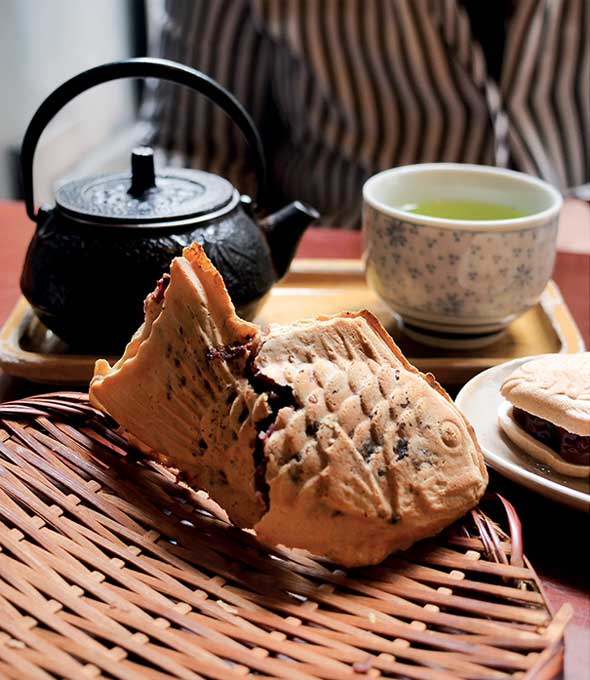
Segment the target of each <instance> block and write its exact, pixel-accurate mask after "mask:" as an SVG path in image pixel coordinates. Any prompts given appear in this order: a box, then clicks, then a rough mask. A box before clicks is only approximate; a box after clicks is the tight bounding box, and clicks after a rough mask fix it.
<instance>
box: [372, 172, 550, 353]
mask: <svg viewBox="0 0 590 680" xmlns="http://www.w3.org/2000/svg"><path fill="white" fill-rule="evenodd" d="M437 200H438V201H440V200H446V201H479V202H486V203H491V204H496V205H497V204H499V205H503V206H511V207H512V208H515V209H517V210H518V211H519V212H520V213H522V214H524V216H523V217H515V218H511V219H498V220H489V219H485V220H463V219H448V218H440V217H431V216H427V215H423V214H414V213H413V212H408V207H407V206H411V205H419V204H423V203H424V202H428V201H437ZM561 203H562V199H561V194H560V193H559V192H558V191H557V190H556V189H555V188H553V187H552V186H551V185H549V184H547V183H546V182H543V181H541V180H539V179H537V178H535V177H530V176H529V175H525V174H523V173H520V172H514V171H511V170H503V169H500V168H493V167H488V166H480V165H467V164H458V163H428V164H420V165H407V166H402V167H399V168H394V169H392V170H385V171H384V172H381V173H379V174H377V175H374V176H373V177H371V178H370V179H369V180H367V182H366V183H365V185H364V187H363V240H364V259H365V269H366V274H367V281H368V283H369V285H370V286H371V287H372V288H373V289H374V290H375V291H376V292H377V293H378V295H379V296H380V297H381V298H382V299H383V300H384V301H385V303H386V304H387V305H388V306H389V307H390V308H391V310H392V311H393V312H395V313H396V314H397V315H399V317H401V323H402V326H403V328H404V330H405V332H406V333H407V334H408V335H410V336H412V337H414V338H415V339H418V340H420V341H421V342H424V343H426V344H430V345H434V346H438V347H456V348H475V347H482V346H485V345H487V344H491V343H492V342H494V341H496V340H497V339H498V337H499V336H501V335H502V333H503V332H504V331H505V329H506V327H507V326H508V324H509V323H510V322H511V321H512V320H514V319H515V318H516V317H517V316H519V315H520V314H522V313H523V312H525V311H526V310H527V309H529V307H531V306H532V305H534V304H535V303H536V302H537V300H538V299H539V297H540V295H541V293H542V292H543V290H544V288H545V285H546V284H547V281H548V280H549V277H550V276H551V272H552V270H553V262H554V259H555V244H556V238H557V224H558V217H559V211H560V208H561ZM404 208H405V209H404Z"/></svg>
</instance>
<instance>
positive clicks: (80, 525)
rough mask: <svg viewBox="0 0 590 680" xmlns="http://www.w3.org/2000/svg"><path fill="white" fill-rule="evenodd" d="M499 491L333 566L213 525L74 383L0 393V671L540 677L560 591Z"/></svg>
mask: <svg viewBox="0 0 590 680" xmlns="http://www.w3.org/2000/svg"><path fill="white" fill-rule="evenodd" d="M498 499H499V497H498V498H497V499H496V500H495V501H494V502H492V501H491V500H490V501H488V503H489V505H486V511H485V512H484V511H483V510H482V509H481V508H479V509H476V510H474V511H472V512H471V513H470V514H468V515H467V516H466V517H465V518H463V519H462V520H461V521H460V522H458V523H457V524H455V525H454V526H453V527H451V528H450V529H449V530H447V531H446V532H445V533H443V534H441V535H440V536H437V537H435V538H433V539H429V540H426V541H422V542H421V543H419V544H417V545H416V546H414V547H413V548H411V549H410V550H408V551H406V552H403V553H399V554H396V555H394V556H391V557H390V558H388V559H387V560H386V561H385V562H383V563H382V564H380V565H378V566H376V567H371V568H364V569H355V570H348V571H345V570H342V569H339V568H337V567H335V566H334V565H333V564H330V563H328V562H326V561H325V560H320V559H317V558H314V557H313V556H311V555H310V554H308V553H305V552H304V551H301V550H287V549H284V548H280V547H279V548H276V549H269V548H265V547H264V546H262V545H260V544H259V543H257V541H256V537H255V535H254V534H253V533H252V532H250V531H242V530H239V529H237V528H236V527H233V526H232V525H230V524H229V523H228V522H227V518H226V516H225V513H224V512H223V511H222V510H221V509H220V508H219V506H217V505H216V504H215V503H213V502H212V501H211V500H210V499H209V498H208V497H207V495H206V494H204V493H203V492H195V491H192V490H191V489H189V488H187V487H186V486H183V485H180V484H177V483H175V480H174V475H173V474H172V473H171V472H170V471H168V470H165V469H163V468H161V467H159V466H158V465H156V464H155V463H153V462H150V461H147V460H145V459H144V458H143V456H141V454H140V453H139V452H138V451H136V450H134V449H133V448H132V447H131V446H129V444H128V443H127V442H126V440H125V439H123V438H122V437H121V436H120V435H119V434H118V433H117V432H116V431H115V430H114V429H113V424H112V421H110V420H109V419H108V418H106V417H105V416H104V415H103V414H101V413H99V412H97V411H95V410H94V409H93V408H92V407H91V406H90V405H89V403H88V401H87V395H85V394H80V393H75V392H69V393H57V394H52V395H41V396H37V397H31V398H29V399H24V400H21V401H16V402H12V403H7V404H0V677H2V678H11V679H19V680H26V679H29V678H30V679H43V678H44V679H46V680H47V679H48V678H49V679H51V678H56V679H57V678H69V679H70V680H78V678H92V679H95V678H105V680H106V678H120V679H121V680H166V679H170V678H183V679H184V680H200V679H202V678H215V679H217V680H231V679H232V678H235V679H236V680H237V679H240V678H250V677H252V678H254V677H256V678H266V679H267V680H271V679H273V678H274V679H276V680H306V679H307V680H310V679H313V678H322V679H325V680H358V679H360V678H375V677H383V678H405V679H407V678H413V679H414V680H459V679H460V678H480V679H483V678H486V679H488V680H493V679H502V678H506V679H507V678H520V679H522V680H549V679H550V678H554V677H555V676H556V675H558V674H559V672H560V670H561V668H562V662H563V631H564V627H565V625H566V624H567V621H568V619H569V618H570V616H571V614H572V607H571V606H570V605H568V604H566V605H564V606H563V607H562V608H561V609H560V610H559V612H557V613H556V614H553V613H552V612H551V610H550V608H549V606H548V604H547V602H546V599H545V596H544V594H543V591H542V589H541V586H540V584H539V581H538V579H537V576H536V574H535V572H534V570H533V568H532V567H531V565H530V563H529V562H528V560H527V559H526V557H524V555H523V552H522V536H521V533H520V522H519V521H518V517H517V516H516V513H515V511H514V509H513V508H512V506H511V505H510V504H509V503H507V502H506V501H504V499H499V500H501V501H502V503H501V504H500V502H498ZM502 506H503V508H502ZM488 508H491V509H492V510H493V511H494V512H497V511H498V510H500V511H501V514H502V516H503V517H504V519H503V520H502V522H501V523H502V524H505V525H506V526H507V527H509V531H508V530H507V531H508V533H507V531H504V530H503V529H502V528H501V527H500V526H499V525H498V524H496V523H495V522H493V521H492V520H490V519H489V515H488V514H487V513H488V512H489V510H488ZM506 516H507V520H508V521H506Z"/></svg>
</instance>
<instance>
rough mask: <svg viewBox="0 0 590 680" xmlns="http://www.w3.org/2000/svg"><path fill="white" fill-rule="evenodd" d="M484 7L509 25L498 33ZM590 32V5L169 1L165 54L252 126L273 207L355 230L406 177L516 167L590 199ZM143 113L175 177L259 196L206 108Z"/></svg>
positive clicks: (182, 99)
mask: <svg viewBox="0 0 590 680" xmlns="http://www.w3.org/2000/svg"><path fill="white" fill-rule="evenodd" d="M482 5H487V6H488V7H489V6H492V7H496V8H498V10H501V11H502V12H503V15H502V17H501V18H500V21H496V22H495V23H494V25H493V26H492V25H490V26H489V30H488V27H487V26H486V17H485V12H484V16H483V19H482V16H479V24H478V12H481V7H482ZM492 11H493V10H492ZM488 13H489V10H488ZM497 26H500V27H501V32H502V35H501V36H497V35H496V33H495V31H497V30H498V29H497ZM476 29H477V30H478V32H479V33H480V34H481V35H480V36H479V37H480V40H478V39H477V36H476ZM486 31H487V33H486ZM492 31H494V32H493V33H492V34H491V35H490V32H492ZM589 32H590V0H512V1H510V0H503V1H502V0H495V1H494V3H481V2H480V0H462V2H460V1H459V0H169V1H168V2H167V3H166V5H165V8H164V12H163V16H162V22H161V25H160V28H159V31H158V34H159V36H160V40H159V43H158V45H157V47H156V48H155V53H156V54H157V55H159V56H163V57H167V58H170V59H174V60H177V61H180V62H183V63H186V64H189V65H190V66H194V67H195V68H197V69H199V70H201V71H204V72H205V73H207V74H209V75H211V76H212V77H213V78H215V79H216V80H218V81H219V82H220V83H222V84H223V85H225V86H226V87H227V88H228V89H229V90H230V91H232V92H233V93H234V94H235V95H236V96H237V97H238V99H239V100H240V101H241V102H242V103H243V104H244V106H245V107H246V108H247V109H248V110H249V112H250V113H251V114H252V116H253V118H254V120H255V122H256V124H257V125H258V127H259V130H260V131H261V134H262V137H263V142H264V146H265V149H266V153H267V160H268V163H269V167H270V176H271V186H270V194H269V197H270V203H271V205H270V206H269V207H275V206H277V205H281V204H283V203H285V202H286V201H288V200H293V199H295V198H298V199H301V200H305V201H308V202H309V203H311V204H312V205H314V206H316V207H317V208H318V209H319V210H320V211H321V212H322V215H323V222H324V223H325V224H333V225H336V226H342V227H351V228H354V227H356V226H358V224H359V221H360V203H361V187H362V184H363V182H364V180H365V179H366V178H367V177H369V176H370V175H372V174H374V173H375V172H377V171H379V170H382V169H385V168H390V167H394V166H398V165H403V164H407V163H416V162H433V161H457V162H465V163H483V164H489V165H498V166H507V167H514V168H516V169H518V170H522V171H524V172H528V173H531V174H534V175H538V176H540V177H543V178H544V179H546V180H548V181H550V182H552V183H553V184H555V185H556V186H558V187H559V188H560V189H562V190H563V191H564V192H569V193H574V194H577V195H580V196H586V197H590V149H589V147H590V132H589V126H590V111H589V107H590V41H589ZM502 43H503V45H504V48H503V50H501V53H500V55H499V58H498V55H497V54H496V60H495V61H494V59H493V57H494V54H493V53H494V51H495V52H498V46H499V45H501V44H502ZM484 48H485V49H484ZM492 62H493V63H492ZM144 114H145V117H146V118H147V119H148V120H149V121H150V122H151V123H152V139H151V142H152V143H153V144H155V145H156V146H157V147H159V148H160V149H162V150H164V152H165V153H166V154H167V156H168V162H170V163H172V164H178V165H185V166H191V167H201V168H205V169H210V170H211V171H213V172H216V173H219V174H222V175H225V176H226V177H228V178H229V179H230V180H231V181H232V182H234V184H236V185H237V186H238V187H239V188H240V189H242V190H245V191H252V178H251V177H250V176H249V175H248V173H249V170H248V168H249V167H250V162H249V158H248V155H247V150H246V149H245V145H244V143H243V140H242V139H241V137H240V134H239V132H238V131H237V130H236V129H235V128H234V127H233V126H232V124H231V122H230V121H229V120H228V119H227V118H226V117H225V115H224V114H223V113H222V112H220V111H219V110H217V109H215V107H213V106H212V105H210V104H209V103H208V102H207V101H206V100H204V98H203V97H199V96H194V95H193V94H192V93H190V92H189V91H187V90H185V89H182V88H177V87H176V86H174V85H170V84H168V83H158V84H155V85H153V84H152V88H151V89H148V95H147V99H146V102H145V106H144Z"/></svg>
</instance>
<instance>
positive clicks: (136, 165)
mask: <svg viewBox="0 0 590 680" xmlns="http://www.w3.org/2000/svg"><path fill="white" fill-rule="evenodd" d="M155 186H156V173H155V170H154V150H153V149H152V148H150V147H149V146H138V147H136V148H135V149H133V151H132V152H131V187H130V188H129V194H131V196H133V197H134V198H139V197H140V196H143V195H144V194H145V193H146V192H147V191H149V190H150V189H153V188H155Z"/></svg>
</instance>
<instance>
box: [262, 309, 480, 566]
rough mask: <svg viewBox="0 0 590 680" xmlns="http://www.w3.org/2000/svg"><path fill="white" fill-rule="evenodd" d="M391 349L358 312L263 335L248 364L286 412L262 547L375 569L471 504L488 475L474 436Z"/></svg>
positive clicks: (276, 432)
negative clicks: (277, 390) (285, 399)
mask: <svg viewBox="0 0 590 680" xmlns="http://www.w3.org/2000/svg"><path fill="white" fill-rule="evenodd" d="M393 347H395V345H393ZM395 349H396V350H397V351H394V352H392V351H391V350H392V343H391V342H390V341H389V336H387V334H386V332H385V331H384V330H383V329H382V327H381V326H380V324H379V323H378V322H377V321H376V320H375V319H374V317H372V315H368V314H366V313H359V314H340V315H336V316H333V317H321V318H320V319H318V320H314V321H303V322H300V323H297V324H293V325H292V326H283V327H280V326H271V327H270V330H269V332H268V334H267V335H266V336H265V338H264V339H263V341H262V342H261V345H260V348H259V351H258V354H257V356H256V358H255V366H256V367H257V369H258V371H259V373H260V374H261V375H263V376H265V377H266V379H268V380H269V381H272V382H273V383H276V384H277V385H279V386H281V387H282V388H285V387H288V388H290V390H291V391H292V394H293V404H292V405H288V406H284V407H283V408H282V409H280V410H279V412H278V415H277V418H276V421H275V424H274V428H273V430H272V433H271V434H270V436H269V437H268V439H267V440H266V443H265V453H266V457H267V460H268V463H267V474H266V478H267V481H268V484H269V487H270V508H269V510H268V512H267V513H266V514H265V515H264V516H263V517H262V519H261V520H260V521H259V522H258V524H257V525H256V527H255V528H256V531H257V533H258V535H259V536H260V537H261V539H262V540H264V541H266V542H268V543H278V542H283V543H285V544H287V545H294V546H298V547H305V548H308V549H309V550H312V551H316V552H321V553H323V554H326V555H328V556H329V557H330V558H331V559H333V560H335V561H336V562H339V563H341V564H344V565H346V566H357V565H362V564H369V563H375V562H378V561H380V560H381V559H383V558H384V557H385V556H386V555H387V554H388V553H390V552H392V551H393V550H397V549H400V548H404V547H406V546H407V545H409V544H411V543H413V542H415V541H416V540H418V539H420V538H424V537H425V536H428V535H431V534H434V533H437V532H438V531H440V529H441V528H442V527H444V526H446V525H447V524H449V523H450V522H451V521H452V520H453V519H456V518H457V517H459V516H460V515H462V514H464V513H465V512H466V511H467V510H468V509H469V508H471V507H473V506H474V505H475V504H476V503H477V501H478V500H479V498H480V497H481V495H482V494H483V492H484V490H485V486H486V483H487V473H486V470H485V466H484V464H483V457H482V455H481V452H480V450H479V447H478V445H477V441H476V439H475V437H474V435H473V431H472V430H471V428H469V427H468V426H467V424H466V423H465V420H464V418H463V416H462V415H461V414H460V412H459V411H458V409H457V408H456V406H455V405H454V404H453V402H452V401H451V400H450V399H449V398H448V396H447V395H446V393H445V392H444V391H443V390H442V389H441V388H440V387H439V388H438V389H435V388H434V386H433V384H432V383H433V380H432V379H429V378H428V377H427V376H425V375H423V374H422V373H420V372H419V371H417V370H416V369H415V368H414V367H413V366H411V365H410V364H409V363H408V362H407V361H406V360H405V358H404V357H403V355H401V353H400V352H399V350H398V349H397V348H395Z"/></svg>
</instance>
